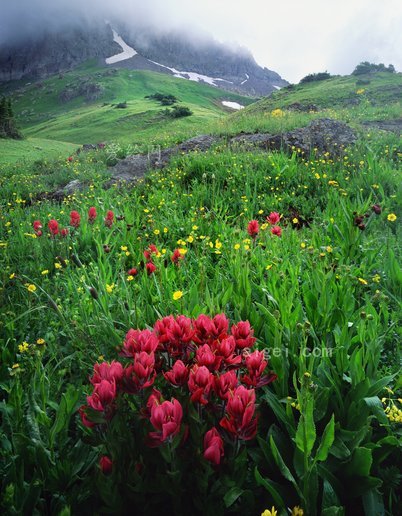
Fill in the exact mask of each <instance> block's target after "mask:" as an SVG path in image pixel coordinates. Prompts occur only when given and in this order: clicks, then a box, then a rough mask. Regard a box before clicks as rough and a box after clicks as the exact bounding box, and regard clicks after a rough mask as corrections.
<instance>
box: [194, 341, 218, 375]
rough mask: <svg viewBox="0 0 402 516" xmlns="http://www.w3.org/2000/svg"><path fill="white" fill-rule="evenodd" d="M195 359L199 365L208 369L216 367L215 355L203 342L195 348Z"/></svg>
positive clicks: (212, 369)
mask: <svg viewBox="0 0 402 516" xmlns="http://www.w3.org/2000/svg"><path fill="white" fill-rule="evenodd" d="M195 361H196V363H197V365H199V366H200V367H201V366H205V367H206V368H207V369H209V370H210V371H215V369H216V362H217V361H216V357H215V355H214V353H213V352H212V349H211V348H210V347H209V345H208V344H204V345H203V346H200V347H199V348H198V349H197V351H196V354H195Z"/></svg>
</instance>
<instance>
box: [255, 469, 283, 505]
mask: <svg viewBox="0 0 402 516" xmlns="http://www.w3.org/2000/svg"><path fill="white" fill-rule="evenodd" d="M254 477H255V479H256V481H257V484H258V485H259V486H262V487H265V489H266V490H267V491H268V493H270V495H271V496H272V498H273V500H274V503H275V506H276V507H278V508H279V507H280V508H281V509H285V507H286V505H285V502H284V501H283V498H282V496H281V495H280V494H279V493H278V491H277V490H276V488H275V486H274V484H273V482H272V481H270V480H268V479H267V478H264V477H262V476H261V474H260V472H259V471H258V468H257V466H256V467H255V469H254Z"/></svg>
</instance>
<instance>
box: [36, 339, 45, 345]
mask: <svg viewBox="0 0 402 516" xmlns="http://www.w3.org/2000/svg"><path fill="white" fill-rule="evenodd" d="M36 344H38V346H42V345H43V344H45V339H37V341H36Z"/></svg>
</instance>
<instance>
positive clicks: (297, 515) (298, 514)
mask: <svg viewBox="0 0 402 516" xmlns="http://www.w3.org/2000/svg"><path fill="white" fill-rule="evenodd" d="M303 515H304V511H303V509H301V508H300V507H299V506H298V505H296V507H293V509H292V514H291V516H303Z"/></svg>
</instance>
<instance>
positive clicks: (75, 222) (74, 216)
mask: <svg viewBox="0 0 402 516" xmlns="http://www.w3.org/2000/svg"><path fill="white" fill-rule="evenodd" d="M80 223H81V217H80V214H79V213H78V211H75V210H73V211H72V212H71V213H70V226H73V227H74V228H78V227H79V225H80Z"/></svg>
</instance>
